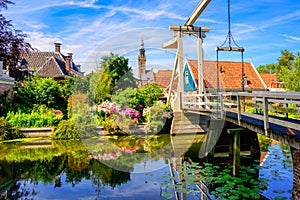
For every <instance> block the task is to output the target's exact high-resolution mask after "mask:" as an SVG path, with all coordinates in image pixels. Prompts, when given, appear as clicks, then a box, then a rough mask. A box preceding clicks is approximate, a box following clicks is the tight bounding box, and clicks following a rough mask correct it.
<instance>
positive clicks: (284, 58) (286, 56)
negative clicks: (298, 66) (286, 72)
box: [276, 49, 296, 73]
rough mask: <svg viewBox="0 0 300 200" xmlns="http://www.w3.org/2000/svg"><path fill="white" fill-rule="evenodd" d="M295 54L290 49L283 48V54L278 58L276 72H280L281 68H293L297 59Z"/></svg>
mask: <svg viewBox="0 0 300 200" xmlns="http://www.w3.org/2000/svg"><path fill="white" fill-rule="evenodd" d="M295 57H296V56H295V55H294V54H293V53H291V52H289V51H288V50H286V49H285V50H282V51H281V56H280V57H279V58H278V60H277V61H278V62H277V68H276V72H277V73H280V71H281V69H284V68H287V69H291V68H292V65H293V61H294V59H295Z"/></svg>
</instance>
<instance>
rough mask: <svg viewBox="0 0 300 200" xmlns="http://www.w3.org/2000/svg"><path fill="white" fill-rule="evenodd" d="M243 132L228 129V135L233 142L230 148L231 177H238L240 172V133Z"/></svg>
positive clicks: (239, 129)
mask: <svg viewBox="0 0 300 200" xmlns="http://www.w3.org/2000/svg"><path fill="white" fill-rule="evenodd" d="M243 131H245V129H243V128H236V129H228V130H227V132H228V133H229V134H233V138H234V139H233V142H231V144H230V145H231V146H232V149H233V164H232V165H233V172H232V173H233V176H238V175H239V171H240V151H241V140H240V133H241V132H243Z"/></svg>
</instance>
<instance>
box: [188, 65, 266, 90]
mask: <svg viewBox="0 0 300 200" xmlns="http://www.w3.org/2000/svg"><path fill="white" fill-rule="evenodd" d="M188 64H189V66H190V69H191V71H192V73H193V76H194V78H195V81H196V83H197V84H198V61H197V60H188ZM219 68H220V69H222V72H220V70H219V71H217V61H210V60H205V61H203V70H204V83H205V87H206V88H217V85H218V82H217V73H219V77H220V79H219V80H220V81H219V87H220V88H225V89H242V84H241V78H242V62H231V61H219ZM244 73H245V75H246V76H247V86H246V87H245V88H248V89H252V90H253V89H258V90H261V89H266V88H265V85H264V83H263V81H262V79H261V77H260V75H259V74H258V73H257V71H256V69H255V68H254V66H253V65H252V64H251V63H249V62H244Z"/></svg>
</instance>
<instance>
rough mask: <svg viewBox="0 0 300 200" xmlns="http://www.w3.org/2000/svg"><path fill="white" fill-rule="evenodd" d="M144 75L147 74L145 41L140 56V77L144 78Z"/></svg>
mask: <svg viewBox="0 0 300 200" xmlns="http://www.w3.org/2000/svg"><path fill="white" fill-rule="evenodd" d="M142 74H146V56H145V49H144V41H143V40H142V42H141V48H140V54H139V57H138V76H139V79H141V78H142Z"/></svg>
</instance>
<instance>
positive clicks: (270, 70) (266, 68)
mask: <svg viewBox="0 0 300 200" xmlns="http://www.w3.org/2000/svg"><path fill="white" fill-rule="evenodd" d="M276 68H277V65H276V64H274V63H272V64H266V65H260V66H259V67H258V68H257V71H258V72H259V73H265V74H274V73H276Z"/></svg>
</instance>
